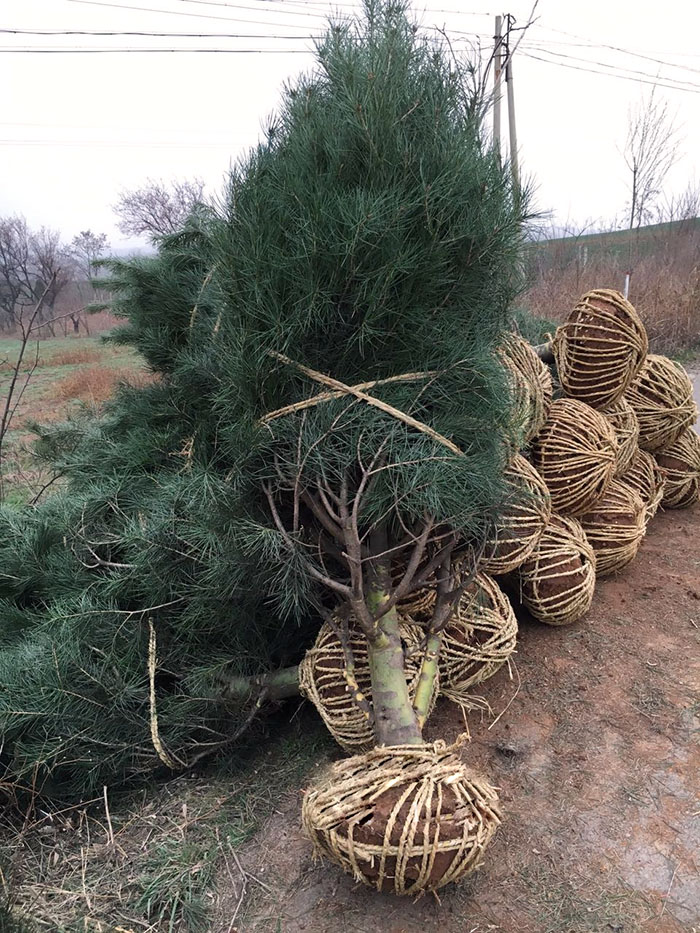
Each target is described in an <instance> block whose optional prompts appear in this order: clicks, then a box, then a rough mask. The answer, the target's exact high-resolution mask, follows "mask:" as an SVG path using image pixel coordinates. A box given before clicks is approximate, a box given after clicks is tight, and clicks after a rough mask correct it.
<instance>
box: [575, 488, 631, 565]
mask: <svg viewBox="0 0 700 933" xmlns="http://www.w3.org/2000/svg"><path fill="white" fill-rule="evenodd" d="M580 522H581V527H582V528H583V530H584V531H585V532H586V537H587V538H588V541H589V543H590V545H591V547H592V548H593V550H594V551H595V556H596V573H597V575H598V577H605V576H608V575H609V574H611V573H617V572H618V571H620V570H622V568H623V567H626V566H627V564H629V563H630V561H632V560H634V558H635V557H636V556H637V551H638V550H639V545H640V544H641V543H642V538H643V537H644V534H645V532H646V512H645V508H644V503H643V502H642V500H641V498H640V496H639V494H638V493H636V492H635V491H634V490H633V489H632V488H631V487H630V486H627V485H625V483H621V482H620V481H619V480H614V481H613V482H612V483H611V484H610V486H609V488H608V489H607V491H606V493H605V495H604V496H603V497H602V498H601V499H600V500H599V501H598V502H597V503H596V504H595V506H594V507H593V509H591V511H590V512H586V514H585V515H581V516H580Z"/></svg>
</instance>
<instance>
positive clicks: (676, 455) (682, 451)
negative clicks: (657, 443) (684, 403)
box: [656, 428, 700, 509]
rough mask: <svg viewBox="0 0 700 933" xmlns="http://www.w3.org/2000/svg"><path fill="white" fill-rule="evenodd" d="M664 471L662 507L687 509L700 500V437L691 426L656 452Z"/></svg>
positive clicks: (658, 461)
mask: <svg viewBox="0 0 700 933" xmlns="http://www.w3.org/2000/svg"><path fill="white" fill-rule="evenodd" d="M656 461H657V463H658V464H659V466H660V467H661V469H662V470H664V471H665V473H666V480H665V484H664V492H663V499H662V503H661V504H662V505H663V507H664V508H665V509H687V508H688V507H689V506H691V505H695V503H696V502H698V501H700V437H698V435H697V434H696V433H695V431H693V429H692V428H688V429H687V430H685V431H684V432H683V433H682V434H681V436H680V437H679V438H678V440H677V441H674V442H673V444H670V445H669V446H668V447H664V449H663V450H660V451H659V452H658V453H657V454H656Z"/></svg>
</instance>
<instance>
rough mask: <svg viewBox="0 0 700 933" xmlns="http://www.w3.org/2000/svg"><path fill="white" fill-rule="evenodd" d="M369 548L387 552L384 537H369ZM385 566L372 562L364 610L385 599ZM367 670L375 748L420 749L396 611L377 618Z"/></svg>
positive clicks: (374, 609)
mask: <svg viewBox="0 0 700 933" xmlns="http://www.w3.org/2000/svg"><path fill="white" fill-rule="evenodd" d="M373 539H374V540H373V542H372V548H373V550H374V551H375V553H378V554H382V553H384V552H386V550H387V544H386V535H385V534H382V533H381V532H379V533H377V535H376V536H373ZM389 587H390V572H389V566H388V562H387V561H386V560H380V561H377V562H374V565H373V567H372V569H371V570H370V581H369V587H368V592H367V607H368V608H369V610H370V612H372V613H376V612H377V610H378V609H380V608H381V605H382V603H384V602H386V600H387V599H388V597H389ZM369 670H370V677H371V679H372V707H373V709H374V739H375V742H376V744H377V745H420V744H421V742H422V741H423V739H422V736H421V730H420V727H419V725H418V719H417V718H416V713H415V711H414V709H413V704H412V702H411V698H410V697H409V695H408V684H407V683H406V671H405V667H404V655H403V646H402V645H401V635H400V632H399V616H398V613H397V611H396V608H395V607H394V608H393V609H390V610H389V612H387V613H386V614H385V615H383V616H382V617H381V619H380V620H379V622H378V625H377V634H376V637H374V638H371V639H369Z"/></svg>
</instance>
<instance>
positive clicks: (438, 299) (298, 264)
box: [0, 0, 525, 787]
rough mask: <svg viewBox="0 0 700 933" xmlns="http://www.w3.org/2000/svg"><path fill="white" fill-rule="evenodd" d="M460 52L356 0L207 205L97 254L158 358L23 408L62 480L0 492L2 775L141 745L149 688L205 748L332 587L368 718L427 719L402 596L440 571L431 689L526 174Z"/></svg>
mask: <svg viewBox="0 0 700 933" xmlns="http://www.w3.org/2000/svg"><path fill="white" fill-rule="evenodd" d="M472 79H473V75H472V73H471V72H470V71H469V69H468V68H466V67H460V66H459V64H458V63H457V62H456V61H455V60H454V59H453V58H452V57H451V55H450V54H449V53H448V50H446V49H445V48H444V47H442V46H441V45H439V44H437V43H435V42H433V41H428V40H426V39H424V38H422V37H421V36H420V35H419V33H418V32H417V30H416V28H415V27H414V26H413V25H412V24H411V22H410V20H409V19H408V16H407V14H406V9H405V6H404V4H403V3H391V2H390V3H380V2H377V3H374V2H373V0H370V2H368V5H367V7H366V11H365V15H364V18H362V19H361V20H358V21H353V22H350V23H346V24H340V25H337V26H333V27H332V28H331V29H330V31H329V33H328V35H327V37H326V38H325V39H324V40H323V41H322V42H321V43H320V45H319V47H318V60H317V66H316V69H315V71H314V72H313V73H312V74H311V75H309V76H307V77H304V78H302V79H300V80H299V81H297V82H296V83H295V84H293V85H290V86H289V87H288V88H287V89H286V92H285V96H284V101H283V104H282V107H281V110H280V112H279V114H278V115H277V117H276V118H275V119H273V120H272V121H270V123H269V126H268V129H267V133H266V139H265V141H264V142H263V143H262V144H261V145H260V146H258V147H257V148H256V149H255V150H254V152H253V153H252V154H251V155H250V156H249V157H248V158H247V159H246V160H245V161H243V162H241V163H240V164H239V165H238V166H237V167H236V168H235V170H234V171H233V172H232V175H231V178H230V182H229V185H228V189H227V192H226V196H225V199H224V202H223V204H222V206H221V209H220V210H219V211H214V210H213V209H201V210H199V211H198V212H197V213H196V215H194V216H193V217H192V218H191V219H190V221H189V222H188V225H187V226H186V228H185V229H184V230H183V231H182V232H181V233H178V234H175V235H173V236H171V237H169V238H166V239H165V240H163V241H162V243H161V245H160V249H159V254H158V256H157V257H156V258H153V259H137V260H132V261H128V262H124V261H112V262H110V263H109V264H108V271H109V273H110V274H109V277H108V278H107V279H106V280H105V282H103V283H101V284H102V286H103V287H107V288H109V289H110V290H111V291H112V293H113V295H114V301H113V309H114V311H115V312H116V313H117V314H120V315H121V316H123V317H124V318H125V319H126V321H127V323H126V324H125V325H124V326H123V327H122V328H121V329H120V331H119V333H118V334H116V335H115V338H114V339H116V340H119V341H122V342H126V343H129V344H131V345H132V346H134V347H136V348H137V349H138V350H139V351H140V352H141V353H142V354H143V356H144V357H145V359H146V361H147V362H148V364H149V365H150V367H151V368H152V369H153V371H154V372H155V373H156V374H157V375H158V379H157V380H156V382H155V383H154V384H153V385H150V386H147V387H143V388H138V389H136V388H128V387H124V388H122V389H121V390H120V391H119V392H118V393H117V395H116V397H115V399H114V400H113V401H112V402H111V403H110V404H109V405H108V406H107V409H106V412H105V414H104V415H103V416H102V417H101V418H99V419H97V420H94V419H89V418H83V419H76V420H74V421H73V422H72V423H71V424H69V425H65V426H61V427H59V428H51V429H48V428H44V429H41V430H40V441H39V452H40V454H41V455H42V456H45V457H47V458H48V459H50V460H51V461H52V463H53V464H54V465H55V466H56V467H57V468H58V469H60V470H61V471H62V472H63V474H64V475H65V477H66V487H65V489H64V490H62V491H61V492H60V493H59V494H57V495H56V496H55V497H53V498H52V499H51V500H49V501H48V502H47V503H46V504H45V505H44V506H42V507H40V508H39V509H38V510H36V511H34V512H33V513H30V514H27V515H24V516H21V517H17V516H16V515H15V514H13V513H10V512H8V511H7V510H5V512H3V513H2V515H0V522H2V523H3V526H4V531H5V533H4V534H3V535H0V551H1V553H0V560H2V561H5V560H7V561H8V562H9V563H8V564H5V563H2V564H1V565H2V566H3V568H4V567H6V566H8V567H10V568H14V569H10V570H8V571H7V572H5V571H3V574H2V575H0V600H2V605H3V606H4V608H5V617H6V619H7V620H8V621H7V625H6V626H3V628H4V629H5V631H3V634H2V648H0V684H2V687H0V727H2V728H3V731H4V732H5V733H6V736H7V739H6V750H5V753H4V754H5V756H6V761H7V763H8V766H9V767H10V769H11V770H12V772H13V773H14V774H16V775H20V776H21V775H26V774H28V773H30V772H31V770H32V768H35V767H36V766H37V764H38V765H40V766H41V768H42V769H43V773H44V774H51V775H52V776H53V779H54V780H61V781H71V782H73V784H74V786H79V787H83V786H85V785H89V784H96V783H99V782H100V781H102V780H103V779H104V778H105V775H107V774H109V775H110V779H114V778H115V776H116V777H126V776H129V775H131V774H134V773H140V772H143V771H145V770H147V769H149V768H151V767H153V765H154V763H157V758H156V756H155V753H154V750H153V744H152V738H153V736H152V728H153V717H152V713H153V701H154V698H155V700H156V702H157V712H158V724H159V730H160V731H159V741H160V742H161V743H162V746H163V748H164V749H166V752H167V756H168V757H169V758H170V760H171V761H172V762H178V761H181V762H188V761H191V760H192V759H193V757H195V756H196V755H198V754H199V753H200V751H201V750H203V749H204V748H207V747H209V748H212V747H213V748H215V747H217V743H219V744H221V745H222V747H223V746H224V745H225V743H226V742H227V741H228V740H230V739H231V737H232V736H236V735H238V731H239V728H240V727H241V726H242V725H244V724H246V723H247V722H248V721H249V718H250V699H251V697H250V690H246V689H244V688H243V687H241V684H243V685H245V683H247V681H246V680H245V678H246V677H247V676H248V675H260V674H265V673H266V672H275V671H280V670H282V671H283V670H284V669H285V667H286V666H287V665H290V664H291V665H293V664H295V663H296V662H297V661H298V660H299V658H300V657H301V655H302V654H303V651H304V650H305V648H306V647H307V646H308V645H309V643H310V641H312V640H313V636H314V633H315V632H316V631H317V630H318V627H319V624H320V620H321V619H322V618H324V617H326V616H327V615H328V614H329V612H330V611H332V610H333V609H334V608H335V607H336V606H337V605H341V606H342V607H343V612H342V613H341V618H342V619H343V620H344V621H343V626H344V627H346V628H347V627H349V626H352V625H355V626H359V627H360V629H361V630H362V631H363V632H364V633H365V635H366V637H367V639H368V641H369V645H370V659H371V667H372V682H373V716H374V725H375V736H376V739H377V741H378V742H380V743H385V744H397V743H400V742H409V743H412V742H418V741H420V730H421V725H422V720H423V718H424V715H425V704H426V696H427V693H428V690H427V689H419V694H418V696H417V697H416V708H415V709H414V707H413V706H412V705H411V703H410V702H409V700H408V696H407V693H406V686H405V679H404V677H403V657H402V652H401V645H400V641H399V639H398V631H397V626H398V619H397V612H396V608H397V604H398V602H399V601H400V600H401V599H403V598H404V597H406V596H408V595H410V593H412V592H414V591H415V590H416V589H419V588H420V587H421V586H424V585H425V583H426V582H427V581H430V580H434V579H437V581H438V583H437V585H438V594H439V598H438V600H437V602H436V609H435V615H434V618H433V622H432V625H431V626H430V628H429V632H428V637H427V639H426V651H425V658H424V664H423V667H424V671H423V673H424V683H425V686H426V688H427V687H428V686H429V685H430V683H431V682H432V676H433V671H434V667H435V663H436V657H437V652H438V651H439V642H440V631H441V628H442V626H443V625H444V624H445V622H446V620H447V618H448V617H449V613H450V611H451V609H452V606H453V604H454V602H455V601H456V599H458V598H459V595H460V594H461V593H462V592H463V590H464V588H465V586H466V585H467V584H468V581H469V563H468V562H467V565H466V566H467V570H466V571H465V570H464V566H465V565H464V564H462V565H461V569H460V570H459V571H458V570H457V567H456V562H455V555H456V554H457V553H458V552H460V553H462V554H464V553H465V552H466V553H467V555H469V556H470V557H471V563H472V565H473V564H474V563H475V561H476V558H477V556H478V553H479V547H480V542H482V541H483V540H485V539H486V537H487V536H488V533H489V531H490V530H491V527H492V525H493V522H494V520H495V518H496V516H497V514H498V510H499V506H500V503H501V499H502V496H503V483H502V472H503V465H504V462H505V458H506V455H507V453H508V451H509V449H510V445H511V444H512V442H513V438H512V434H513V429H512V425H511V422H510V417H509V395H508V390H507V383H506V378H505V374H504V371H503V368H502V365H501V363H500V361H499V358H498V357H497V355H496V352H495V351H496V347H497V345H498V343H499V341H500V340H501V339H502V337H503V334H504V332H505V331H506V330H507V328H508V326H509V320H510V319H509V307H510V305H511V302H512V299H513V297H514V295H515V293H516V292H517V289H518V286H519V282H518V278H517V275H516V274H515V271H514V270H517V268H518V261H517V260H518V254H519V250H520V246H521V237H522V223H523V219H524V218H523V213H522V212H523V210H524V207H523V205H524V203H525V199H524V198H523V197H519V198H518V199H516V198H515V197H514V192H513V190H512V188H511V185H510V181H509V179H508V177H507V174H506V173H505V172H504V170H503V168H502V166H501V164H500V162H499V160H498V159H497V158H496V157H495V155H494V154H493V153H492V152H491V151H490V150H489V147H488V145H487V144H486V142H485V140H484V134H483V130H482V118H483V107H484V103H483V100H482V99H481V98H480V95H479V92H478V90H477V89H476V88H475V87H474V86H473V80H472ZM357 386H360V387H363V386H364V387H365V389H362V388H359V389H357V388H353V387H357ZM348 387H350V389H349V388H348ZM363 392H364V394H362V393H363ZM358 393H360V394H358ZM320 394H322V396H323V397H322V398H321V399H319V395H320ZM368 397H369V398H368ZM312 400H313V401H312ZM20 567H21V569H20ZM25 568H26V569H25ZM341 634H342V633H341ZM154 637H155V638H156V639H157V642H156V651H157V674H156V676H155V677H154V678H151V679H150V680H149V676H148V668H147V663H146V658H147V657H148V650H149V645H150V643H151V641H152V640H153V638H154ZM67 685H70V687H69V688H68V687H67ZM225 685H228V686H227V687H225ZM154 694H155V697H154ZM161 758H162V755H161Z"/></svg>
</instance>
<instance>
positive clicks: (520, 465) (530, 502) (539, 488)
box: [479, 454, 552, 574]
mask: <svg viewBox="0 0 700 933" xmlns="http://www.w3.org/2000/svg"><path fill="white" fill-rule="evenodd" d="M505 480H506V487H507V491H506V505H505V507H504V511H503V513H502V515H501V518H500V520H499V522H498V527H497V528H496V532H495V534H494V536H493V538H491V539H490V540H489V541H487V542H486V547H485V548H484V555H485V556H484V557H482V559H481V561H480V563H479V568H480V569H481V570H485V571H486V573H493V574H503V573H509V572H510V571H511V570H514V569H515V568H516V567H518V566H519V565H520V564H522V562H523V561H524V560H525V559H526V558H527V557H528V555H529V554H530V553H531V552H532V550H533V548H534V547H535V545H536V544H537V542H538V541H539V539H540V535H541V534H542V532H543V531H544V528H545V525H546V524H547V522H548V521H549V516H550V515H551V514H552V499H551V496H550V495H549V490H548V489H547V487H546V485H545V482H544V480H543V479H542V477H541V476H540V474H539V473H538V472H537V470H536V469H535V468H534V467H533V466H532V464H530V463H528V461H527V460H526V459H525V457H522V456H521V455H520V454H516V455H515V457H514V458H513V459H512V461H511V462H510V464H509V465H508V467H507V468H506V471H505Z"/></svg>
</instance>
